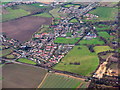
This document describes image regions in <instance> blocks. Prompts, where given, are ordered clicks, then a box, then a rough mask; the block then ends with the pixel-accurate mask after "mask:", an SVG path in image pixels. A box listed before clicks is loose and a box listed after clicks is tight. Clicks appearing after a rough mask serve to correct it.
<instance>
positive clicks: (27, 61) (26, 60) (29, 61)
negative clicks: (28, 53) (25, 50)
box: [17, 58, 36, 65]
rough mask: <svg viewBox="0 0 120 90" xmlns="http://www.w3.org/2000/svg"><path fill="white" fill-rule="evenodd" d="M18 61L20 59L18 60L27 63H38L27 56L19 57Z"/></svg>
mask: <svg viewBox="0 0 120 90" xmlns="http://www.w3.org/2000/svg"><path fill="white" fill-rule="evenodd" d="M17 61H18V62H22V63H27V64H33V65H35V64H36V63H35V62H34V61H32V60H28V59H26V58H20V59H18V60H17Z"/></svg>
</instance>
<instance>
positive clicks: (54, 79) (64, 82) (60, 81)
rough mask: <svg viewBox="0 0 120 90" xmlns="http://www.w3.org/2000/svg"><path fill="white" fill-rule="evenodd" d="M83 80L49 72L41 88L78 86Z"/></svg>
mask: <svg viewBox="0 0 120 90" xmlns="http://www.w3.org/2000/svg"><path fill="white" fill-rule="evenodd" d="M81 82H83V81H82V80H78V79H74V78H70V77H67V76H62V75H58V74H52V73H49V74H48V76H47V78H46V79H45V81H44V82H43V84H42V85H41V87H40V88H76V87H78V86H79V85H80V83H81Z"/></svg>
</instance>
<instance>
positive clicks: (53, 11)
mask: <svg viewBox="0 0 120 90" xmlns="http://www.w3.org/2000/svg"><path fill="white" fill-rule="evenodd" d="M59 10H60V8H54V9H52V10H51V11H49V13H50V14H52V16H53V17H54V18H60V17H61V16H67V13H64V14H63V13H59V12H58V11H59Z"/></svg>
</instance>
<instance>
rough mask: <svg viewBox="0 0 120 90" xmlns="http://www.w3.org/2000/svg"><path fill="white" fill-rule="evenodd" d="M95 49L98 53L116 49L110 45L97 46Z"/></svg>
mask: <svg viewBox="0 0 120 90" xmlns="http://www.w3.org/2000/svg"><path fill="white" fill-rule="evenodd" d="M94 50H95V52H96V53H100V52H104V51H109V50H110V51H113V50H114V49H111V48H110V47H109V46H95V47H94Z"/></svg>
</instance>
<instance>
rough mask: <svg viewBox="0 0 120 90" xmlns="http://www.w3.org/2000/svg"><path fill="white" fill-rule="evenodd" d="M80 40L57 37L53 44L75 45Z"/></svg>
mask: <svg viewBox="0 0 120 90" xmlns="http://www.w3.org/2000/svg"><path fill="white" fill-rule="evenodd" d="M79 39H80V38H64V37H57V38H56V40H55V41H54V43H64V44H75V43H76V42H77V41H78V40H79Z"/></svg>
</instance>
